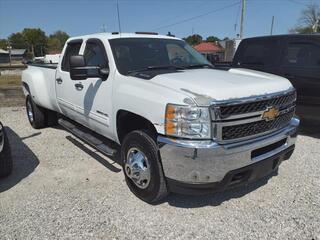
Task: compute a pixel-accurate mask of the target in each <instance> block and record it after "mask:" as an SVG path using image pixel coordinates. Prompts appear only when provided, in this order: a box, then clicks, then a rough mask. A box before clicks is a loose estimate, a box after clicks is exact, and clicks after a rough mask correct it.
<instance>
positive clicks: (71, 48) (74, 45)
mask: <svg viewBox="0 0 320 240" xmlns="http://www.w3.org/2000/svg"><path fill="white" fill-rule="evenodd" d="M81 44H82V41H76V42H73V41H71V42H70V43H68V46H67V49H66V51H65V53H64V56H63V59H62V65H61V69H62V70H63V71H67V72H69V71H70V56H73V55H78V54H79V51H80V48H81Z"/></svg>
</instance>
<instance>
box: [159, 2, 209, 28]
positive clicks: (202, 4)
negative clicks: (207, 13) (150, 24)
mask: <svg viewBox="0 0 320 240" xmlns="http://www.w3.org/2000/svg"><path fill="white" fill-rule="evenodd" d="M207 4H208V3H207V2H202V3H201V4H199V5H196V6H193V7H192V10H193V11H194V9H198V8H200V7H202V6H204V5H207ZM188 12H190V11H188ZM185 15H186V12H185V11H184V13H183V14H179V15H176V16H174V17H170V18H167V19H165V20H163V21H161V22H160V23H158V25H159V27H160V26H162V25H163V24H164V23H167V22H170V20H175V19H177V18H181V17H184V16H185ZM157 27H158V26H157Z"/></svg>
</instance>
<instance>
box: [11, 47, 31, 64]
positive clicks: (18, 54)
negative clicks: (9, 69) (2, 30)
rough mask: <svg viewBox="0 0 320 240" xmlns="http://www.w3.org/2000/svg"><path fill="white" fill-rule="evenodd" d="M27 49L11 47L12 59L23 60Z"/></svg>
mask: <svg viewBox="0 0 320 240" xmlns="http://www.w3.org/2000/svg"><path fill="white" fill-rule="evenodd" d="M26 53H27V49H11V59H12V60H18V61H19V60H23V59H25V58H26Z"/></svg>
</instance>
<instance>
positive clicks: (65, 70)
mask: <svg viewBox="0 0 320 240" xmlns="http://www.w3.org/2000/svg"><path fill="white" fill-rule="evenodd" d="M81 45H82V39H77V40H71V41H69V42H68V43H67V46H66V49H65V51H64V56H63V58H62V60H61V62H60V64H59V66H58V68H57V73H56V93H57V102H58V105H59V108H60V110H61V112H62V113H63V114H64V115H65V116H68V117H70V118H72V119H74V118H75V116H76V114H75V102H77V101H79V99H77V98H79V97H80V96H79V95H77V94H73V92H74V89H75V86H74V85H75V83H76V81H73V80H71V78H70V62H69V60H70V56H72V55H78V54H79V52H80V48H81Z"/></svg>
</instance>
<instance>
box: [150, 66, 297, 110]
mask: <svg viewBox="0 0 320 240" xmlns="http://www.w3.org/2000/svg"><path fill="white" fill-rule="evenodd" d="M150 81H152V82H153V83H154V84H159V85H162V86H165V87H168V88H171V89H173V90H175V91H179V92H182V93H184V94H186V95H187V96H189V97H191V98H193V100H194V101H195V102H196V103H197V104H198V105H200V106H207V105H210V103H211V102H212V101H223V100H231V99H238V98H245V97H254V96H261V95H266V94H271V93H276V92H281V91H286V90H289V89H290V88H293V87H292V85H291V83H290V82H289V81H288V80H287V79H286V78H283V77H279V76H276V75H273V74H269V73H264V72H258V71H254V70H249V69H243V68H234V69H230V70H228V71H224V70H215V69H193V70H185V71H180V72H176V73H170V74H162V75H157V76H156V77H154V78H153V79H152V80H150Z"/></svg>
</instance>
